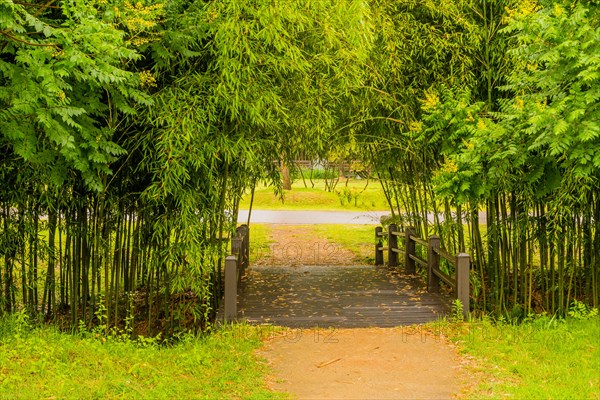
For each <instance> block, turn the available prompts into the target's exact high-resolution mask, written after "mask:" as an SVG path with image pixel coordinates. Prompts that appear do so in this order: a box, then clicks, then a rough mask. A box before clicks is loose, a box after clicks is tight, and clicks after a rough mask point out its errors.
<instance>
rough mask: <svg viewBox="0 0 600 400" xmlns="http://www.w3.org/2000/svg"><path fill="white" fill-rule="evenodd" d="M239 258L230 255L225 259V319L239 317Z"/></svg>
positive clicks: (230, 319)
mask: <svg viewBox="0 0 600 400" xmlns="http://www.w3.org/2000/svg"><path fill="white" fill-rule="evenodd" d="M237 289H238V258H237V257H236V256H228V257H227V258H226V259H225V304H224V306H223V307H224V314H225V315H224V316H225V321H233V320H235V319H237V292H238V290H237Z"/></svg>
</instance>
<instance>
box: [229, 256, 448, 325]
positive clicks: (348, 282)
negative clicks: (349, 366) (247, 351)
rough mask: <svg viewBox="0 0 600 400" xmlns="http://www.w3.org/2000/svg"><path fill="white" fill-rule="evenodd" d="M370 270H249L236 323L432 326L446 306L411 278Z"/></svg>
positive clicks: (368, 267)
mask: <svg viewBox="0 0 600 400" xmlns="http://www.w3.org/2000/svg"><path fill="white" fill-rule="evenodd" d="M401 268H402V267H399V268H398V270H388V269H387V268H385V267H380V268H377V267H374V266H296V267H290V266H252V267H251V268H249V269H248V270H247V273H246V275H245V276H244V278H243V279H242V282H241V286H240V293H239V295H238V310H239V312H238V317H239V318H240V319H242V320H246V321H248V322H250V323H272V324H277V325H282V326H289V327H295V328H299V327H301V328H310V327H315V326H319V327H339V328H343V327H346V328H351V327H392V326H400V325H410V324H419V323H425V322H429V321H433V320H436V319H437V318H439V317H441V316H442V315H445V314H447V313H448V312H449V310H450V300H449V298H447V297H444V296H443V295H439V294H433V293H427V292H426V290H425V286H424V283H423V282H422V281H421V279H420V278H418V277H416V276H406V275H404V274H402V273H400V272H399V271H401Z"/></svg>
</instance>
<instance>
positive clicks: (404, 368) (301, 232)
mask: <svg viewBox="0 0 600 400" xmlns="http://www.w3.org/2000/svg"><path fill="white" fill-rule="evenodd" d="M272 229H273V230H272V233H271V236H272V240H273V242H274V245H273V246H272V248H271V251H270V252H269V254H266V255H265V256H264V257H262V258H261V259H260V261H259V263H258V264H259V265H271V266H273V265H282V266H284V265H285V266H298V265H305V266H310V265H318V264H329V265H349V264H353V263H355V262H356V258H355V255H354V254H353V253H352V252H351V251H350V250H348V249H345V248H343V247H342V246H340V245H339V244H336V243H331V242H329V241H328V240H326V239H324V238H322V237H316V235H315V233H314V231H313V230H312V229H311V228H310V227H309V226H307V227H302V226H300V227H298V226H296V227H290V226H286V225H273V226H272ZM316 250H318V252H316ZM259 355H260V356H262V357H264V358H265V359H266V360H267V363H268V365H269V366H270V368H271V370H272V371H273V375H272V376H271V377H270V378H271V379H270V384H269V387H270V388H271V389H272V390H276V391H283V392H287V393H290V394H291V395H292V396H293V397H294V398H298V399H447V398H451V397H453V396H455V395H457V394H459V393H460V391H461V389H462V387H463V386H464V384H466V383H467V380H468V378H465V374H466V372H463V368H462V367H463V365H464V364H466V361H465V360H463V359H461V358H460V356H458V355H457V353H456V351H455V350H454V347H453V346H452V345H451V344H450V343H449V342H447V341H446V340H445V339H444V338H443V337H441V336H440V335H437V336H436V335H434V334H433V333H431V332H428V331H427V330H425V329H421V328H420V327H398V328H353V329H333V328H332V329H329V330H315V329H289V330H287V331H286V332H285V333H284V334H282V335H275V336H271V337H270V338H269V339H268V340H267V341H266V342H265V345H264V346H263V348H262V349H261V350H260V352H259Z"/></svg>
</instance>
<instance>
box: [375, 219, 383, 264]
mask: <svg viewBox="0 0 600 400" xmlns="http://www.w3.org/2000/svg"><path fill="white" fill-rule="evenodd" d="M382 232H383V228H382V227H381V226H378V227H377V228H375V265H383V250H380V248H381V246H383V243H382V242H381V236H380V234H381V233H382Z"/></svg>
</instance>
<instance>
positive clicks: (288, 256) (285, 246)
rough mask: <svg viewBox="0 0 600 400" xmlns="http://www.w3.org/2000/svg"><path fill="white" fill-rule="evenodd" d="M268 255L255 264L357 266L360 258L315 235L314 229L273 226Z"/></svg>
mask: <svg viewBox="0 0 600 400" xmlns="http://www.w3.org/2000/svg"><path fill="white" fill-rule="evenodd" d="M271 229H272V230H271V233H270V235H271V237H270V239H271V241H272V242H273V244H272V245H271V247H270V250H269V251H268V252H265V253H264V254H262V256H261V257H258V258H257V260H256V262H255V265H288V266H296V265H353V264H356V262H357V257H356V255H355V254H354V253H353V252H352V251H350V250H348V249H346V248H344V247H343V246H341V245H339V244H337V243H332V242H330V241H328V240H327V239H325V238H323V237H318V236H316V235H315V233H314V231H313V229H312V227H311V226H290V225H272V228H271Z"/></svg>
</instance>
